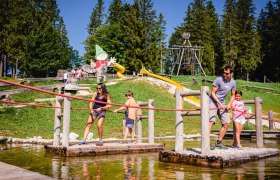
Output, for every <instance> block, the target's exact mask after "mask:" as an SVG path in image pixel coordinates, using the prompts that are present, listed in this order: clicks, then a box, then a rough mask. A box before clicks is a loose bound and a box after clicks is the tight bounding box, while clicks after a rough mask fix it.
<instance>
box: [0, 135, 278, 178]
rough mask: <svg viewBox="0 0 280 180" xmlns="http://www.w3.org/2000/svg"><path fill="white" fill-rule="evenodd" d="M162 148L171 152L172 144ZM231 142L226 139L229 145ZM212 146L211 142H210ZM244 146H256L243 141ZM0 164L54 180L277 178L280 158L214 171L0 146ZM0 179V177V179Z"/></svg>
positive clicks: (152, 157) (271, 143) (131, 157)
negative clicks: (6, 164)
mask: <svg viewBox="0 0 280 180" xmlns="http://www.w3.org/2000/svg"><path fill="white" fill-rule="evenodd" d="M159 142H160V143H165V145H166V146H165V149H174V141H171V140H164V141H159ZM231 142H232V140H225V141H224V143H225V144H228V145H230V143H231ZM213 143H214V142H213ZM241 143H242V144H243V146H245V147H246V146H247V147H248V146H256V145H255V144H256V143H255V141H250V140H243V141H242V142H241ZM264 143H265V144H264V145H265V147H273V148H278V149H280V141H279V140H264ZM199 146H200V141H186V142H185V147H199ZM0 147H7V150H2V151H0V161H2V162H5V163H8V164H12V165H15V166H18V167H22V168H24V169H28V170H30V171H34V172H38V173H40V174H44V175H47V176H51V177H53V178H55V179H205V180H208V179H280V156H276V157H271V158H267V159H262V160H259V161H256V162H250V163H245V164H242V165H240V166H237V167H230V168H224V169H213V168H205V167H196V166H188V165H180V164H172V163H163V162H159V160H158V153H146V154H126V155H108V156H96V157H61V156H57V155H53V154H49V153H46V152H45V149H44V148H43V146H40V145H30V146H25V147H24V146H22V145H15V144H6V145H0ZM0 179H1V176H0Z"/></svg>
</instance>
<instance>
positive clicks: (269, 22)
mask: <svg viewBox="0 0 280 180" xmlns="http://www.w3.org/2000/svg"><path fill="white" fill-rule="evenodd" d="M279 12H280V1H279V0H275V1H274V2H272V1H269V2H268V3H267V4H266V7H265V8H264V9H262V10H261V13H260V15H259V18H258V25H257V27H258V35H259V37H260V46H261V49H260V51H261V54H262V62H263V63H262V65H261V66H260V67H259V68H258V70H257V72H256V77H257V78H259V79H262V78H263V76H267V78H268V79H270V80H272V81H275V82H279V81H280V60H279V57H280V47H279V44H280V13H279Z"/></svg>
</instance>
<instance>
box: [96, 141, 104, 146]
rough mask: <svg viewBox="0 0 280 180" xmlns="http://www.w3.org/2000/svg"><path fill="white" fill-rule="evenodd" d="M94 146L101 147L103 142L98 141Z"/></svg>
mask: <svg viewBox="0 0 280 180" xmlns="http://www.w3.org/2000/svg"><path fill="white" fill-rule="evenodd" d="M95 145H96V146H103V141H98V142H97V143H96V144H95Z"/></svg>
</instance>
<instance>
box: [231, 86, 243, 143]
mask: <svg viewBox="0 0 280 180" xmlns="http://www.w3.org/2000/svg"><path fill="white" fill-rule="evenodd" d="M241 99H242V91H236V92H235V100H234V101H233V102H232V105H231V106H232V121H233V122H234V137H233V139H234V141H233V145H232V148H242V146H241V144H240V134H241V131H242V129H243V124H245V115H244V114H245V113H246V112H247V111H246V109H245V105H244V102H243V101H242V100H241Z"/></svg>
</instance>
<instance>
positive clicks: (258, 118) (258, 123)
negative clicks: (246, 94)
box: [255, 97, 263, 148]
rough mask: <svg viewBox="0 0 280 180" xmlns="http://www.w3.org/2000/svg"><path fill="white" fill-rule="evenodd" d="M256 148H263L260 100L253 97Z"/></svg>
mask: <svg viewBox="0 0 280 180" xmlns="http://www.w3.org/2000/svg"><path fill="white" fill-rule="evenodd" d="M255 112H256V138H257V148H263V127H262V100H261V99H260V97H256V98H255Z"/></svg>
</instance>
